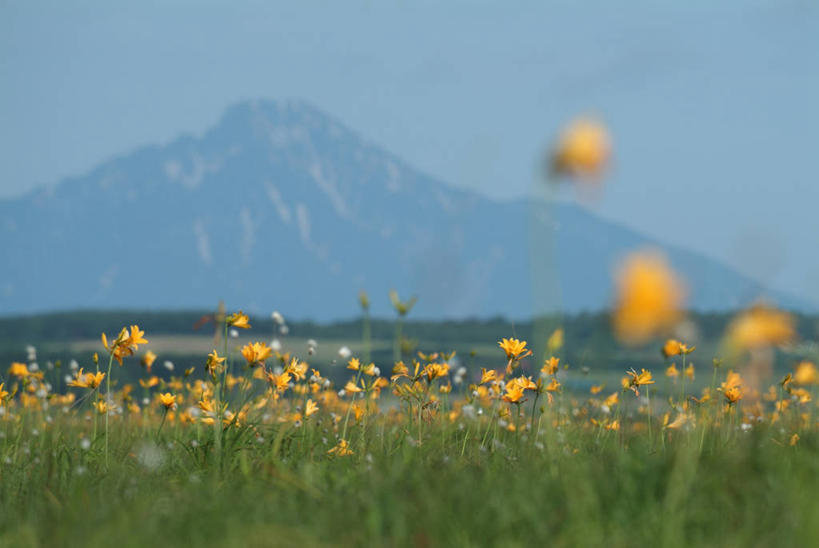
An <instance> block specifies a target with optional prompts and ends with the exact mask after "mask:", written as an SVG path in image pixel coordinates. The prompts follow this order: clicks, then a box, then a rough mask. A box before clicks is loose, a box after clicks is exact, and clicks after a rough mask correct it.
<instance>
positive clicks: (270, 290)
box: [0, 101, 800, 321]
mask: <svg viewBox="0 0 819 548" xmlns="http://www.w3.org/2000/svg"><path fill="white" fill-rule="evenodd" d="M647 245H659V243H658V242H655V241H653V240H652V239H651V238H650V237H647V236H644V235H640V234H637V233H635V232H634V231H631V230H629V229H627V228H625V227H623V226H619V225H617V224H614V223H611V222H608V221H604V220H602V219H600V218H598V217H596V216H595V215H594V214H592V213H590V212H589V211H587V210H585V209H583V208H580V207H578V206H576V205H572V204H533V203H527V202H524V201H511V202H496V201H492V200H490V199H488V198H485V197H483V196H482V195H479V194H476V193H471V192H467V191H464V190H459V189H456V188H453V187H451V186H449V185H447V184H444V183H442V182H440V181H437V180H435V179H434V178H432V177H430V176H428V175H425V174H423V173H420V172H419V171H417V170H415V169H413V168H412V167H411V166H408V165H406V164H405V163H404V162H402V161H401V160H400V159H398V158H397V157H396V156H393V155H392V154H390V153H388V152H386V151H384V150H382V149H380V148H378V147H377V146H374V145H372V144H369V143H367V142H366V141H365V140H363V139H362V138H361V137H360V136H358V135H356V134H355V133H354V132H352V131H351V130H349V129H347V128H345V127H344V126H342V125H341V124H339V123H338V122H336V121H335V120H333V119H332V118H331V117H329V116H328V115H326V114H324V113H322V112H320V111H318V110H316V109H314V108H312V107H310V106H309V105H306V104H303V103H298V102H273V101H253V102H244V103H240V104H237V105H235V106H233V107H231V108H230V109H228V110H227V112H226V113H225V114H224V116H223V117H222V119H221V120H220V121H219V123H218V124H217V125H216V126H215V127H213V128H212V129H210V130H209V131H207V132H206V133H205V134H204V135H202V136H201V137H193V136H183V137H180V138H179V139H177V140H175V141H174V142H172V143H170V144H167V145H163V146H150V147H144V148H141V149H139V150H137V151H135V152H133V153H130V154H127V155H124V156H121V157H118V158H114V159H112V160H110V161H107V162H105V163H103V164H102V165H100V166H99V167H97V168H96V169H94V170H93V171H91V172H90V173H88V174H86V175H83V176H80V177H72V178H68V179H65V180H63V181H61V182H60V183H59V184H57V185H54V186H53V187H49V188H45V189H42V190H38V191H36V192H33V193H30V194H28V195H25V196H23V197H20V198H16V199H11V200H3V201H0V249H2V250H3V266H2V268H0V313H2V314H13V313H27V312H34V311H42V310H54V309H67V308H74V307H98V308H99V307H102V308H115V307H118V308H122V307H139V308H154V307H155V308H163V309H171V308H200V307H212V306H213V305H214V303H215V302H216V301H217V300H218V299H224V300H225V301H226V303H227V304H228V307H229V308H231V309H233V308H244V309H245V310H249V311H252V312H256V313H267V312H268V311H270V310H273V309H274V308H276V309H279V310H281V311H282V312H284V313H285V314H287V315H288V316H291V317H296V318H311V319H315V320H319V321H326V320H331V319H337V318H343V317H349V316H351V315H353V314H355V313H356V312H357V304H356V297H357V293H358V291H359V290H360V289H366V290H367V291H368V292H369V293H370V295H371V297H372V300H373V307H374V309H373V312H374V313H375V314H377V315H383V314H387V313H388V312H389V304H388V300H387V298H386V294H387V291H388V290H389V289H390V288H392V287H395V288H396V289H398V291H399V292H400V293H401V294H402V295H409V294H411V293H414V294H417V295H419V297H420V300H419V303H418V305H417V308H416V309H415V310H414V311H413V316H415V317H465V316H477V317H488V316H493V315H505V316H509V317H512V318H523V317H528V316H529V315H531V313H532V312H533V305H532V303H533V287H534V288H535V294H536V296H537V299H536V300H537V301H538V302H543V303H545V304H546V305H548V308H552V309H557V308H559V309H562V310H565V311H568V312H576V311H580V310H599V309H601V308H604V307H605V306H606V305H607V304H608V302H609V301H610V295H611V268H612V266H613V265H614V264H615V261H616V260H617V259H618V258H619V257H621V256H622V254H624V253H626V252H628V251H630V250H633V249H635V248H640V247H644V246H647ZM664 248H665V250H666V252H667V253H668V254H669V256H670V258H671V260H672V263H673V264H674V266H675V267H676V268H677V269H678V270H679V271H680V272H681V273H682V274H683V275H684V277H685V278H686V280H687V282H688V286H689V290H690V295H691V301H690V302H691V304H692V306H693V307H694V308H698V309H707V310H722V309H728V308H734V307H736V306H740V305H743V304H747V303H748V302H749V301H750V300H751V299H753V298H755V297H757V296H759V295H763V294H766V293H768V292H766V290H765V288H764V287H762V286H760V285H759V284H758V283H756V282H755V281H753V280H751V279H749V278H747V277H745V276H743V275H741V274H740V273H738V272H736V271H734V270H732V269H730V268H728V267H726V266H724V265H722V264H719V263H717V262H714V261H713V260H710V259H708V258H705V257H703V256H701V255H698V254H697V253H693V252H690V251H686V250H683V249H679V248H675V247H664ZM550 273H551V274H550ZM532 279H536V280H537V282H538V283H536V284H533V283H532ZM770 296H772V297H773V298H774V299H776V300H778V301H779V302H780V303H781V304H783V305H785V306H790V307H799V304H800V303H799V302H798V301H797V300H795V299H792V298H789V297H788V296H785V295H781V294H773V295H770Z"/></svg>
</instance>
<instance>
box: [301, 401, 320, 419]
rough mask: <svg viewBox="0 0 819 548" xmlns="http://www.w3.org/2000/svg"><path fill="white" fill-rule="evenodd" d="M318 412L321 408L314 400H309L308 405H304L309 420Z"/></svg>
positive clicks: (305, 415) (305, 414)
mask: <svg viewBox="0 0 819 548" xmlns="http://www.w3.org/2000/svg"><path fill="white" fill-rule="evenodd" d="M318 410H319V406H318V405H316V403H315V402H314V401H313V400H311V399H308V400H307V403H305V404H304V417H305V418H307V417H309V416H310V415H312V414H313V413H316V412H317V411H318Z"/></svg>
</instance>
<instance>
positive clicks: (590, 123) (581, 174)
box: [550, 118, 611, 179]
mask: <svg viewBox="0 0 819 548" xmlns="http://www.w3.org/2000/svg"><path fill="white" fill-rule="evenodd" d="M610 155H611V144H610V140H609V135H608V132H607V131H606V128H605V127H604V126H603V125H602V124H600V123H599V122H597V121H595V120H592V119H590V118H578V119H576V120H574V121H573V122H572V123H571V124H569V125H568V126H567V127H566V128H565V129H564V130H563V133H562V134H561V135H560V138H559V139H558V142H557V144H556V145H555V147H554V149H553V151H552V154H551V162H550V163H551V166H550V169H551V172H552V174H553V175H567V176H570V177H578V178H581V179H592V178H595V177H598V176H599V175H600V174H601V173H602V172H603V171H604V170H605V168H606V166H607V164H608V162H609V156H610Z"/></svg>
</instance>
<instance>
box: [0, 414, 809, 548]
mask: <svg viewBox="0 0 819 548" xmlns="http://www.w3.org/2000/svg"><path fill="white" fill-rule="evenodd" d="M54 426H59V428H56V427H55V428H49V429H47V430H45V431H42V432H40V433H39V434H37V435H33V434H32V433H31V430H30V428H29V427H28V425H27V427H26V429H25V432H24V433H23V434H22V437H21V438H20V439H19V440H17V441H15V442H14V445H12V446H11V450H10V446H9V444H8V437H9V436H14V435H19V434H16V433H15V432H14V429H10V428H8V427H7V428H6V429H5V430H3V432H4V434H5V436H6V438H5V440H4V441H5V443H4V445H3V450H2V455H3V456H2V458H3V459H4V464H3V467H2V473H1V474H0V478H1V479H2V481H0V507H1V508H2V512H0V532H1V533H0V545H2V546H111V545H118V546H147V545H150V544H152V543H155V542H157V541H161V542H163V543H164V544H166V545H172V546H173V545H180V546H181V545H201V546H294V545H304V546H321V545H358V546H373V545H396V546H470V545H475V546H477V545H491V546H529V545H532V544H536V543H537V544H548V545H554V546H601V545H608V546H637V545H644V546H702V545H718V546H773V545H801V546H810V545H814V546H815V545H816V543H817V541H819V519H817V518H819V502H817V499H816V495H815V493H816V492H817V489H819V458H817V457H819V451H817V445H816V440H815V439H814V438H813V437H805V438H803V439H802V440H800V443H799V446H798V447H790V446H789V445H787V444H784V445H780V444H778V443H776V442H775V441H774V440H776V438H777V437H779V436H780V434H779V433H777V432H773V431H771V430H770V429H767V428H759V429H753V430H751V431H749V432H741V433H736V435H734V436H732V437H731V439H730V440H725V439H724V435H725V432H714V433H711V434H709V435H708V436H707V437H706V439H705V441H704V448H703V450H702V451H701V452H700V451H699V449H698V441H699V440H695V439H694V438H695V437H696V432H692V433H690V434H686V435H684V436H683V437H682V439H679V440H675V441H673V442H671V443H667V445H666V447H665V449H664V450H654V451H650V450H649V448H648V447H647V446H646V445H645V444H644V443H642V441H643V440H644V439H645V438H643V437H640V438H634V439H632V440H630V441H629V442H628V445H627V447H623V446H621V445H618V444H617V443H614V440H613V439H611V438H606V437H605V436H602V437H597V436H596V435H594V434H592V433H588V432H584V431H579V430H576V429H571V428H569V429H565V430H564V429H561V430H560V431H551V432H549V433H546V434H544V435H543V436H542V438H541V441H539V442H537V443H535V444H533V443H531V440H528V439H518V438H516V437H514V433H505V434H508V435H505V434H504V435H502V436H501V438H500V439H499V440H498V441H497V442H495V443H494V444H493V448H491V449H482V448H481V445H480V444H479V442H478V441H475V440H474V439H473V440H471V441H470V440H469V439H467V438H466V435H467V434H466V432H465V431H464V430H462V429H460V428H458V427H456V426H451V427H436V428H434V429H432V430H431V431H430V432H429V442H428V443H424V444H423V445H421V446H418V445H417V444H413V443H411V442H410V440H408V439H407V436H406V435H405V434H404V433H402V431H401V428H400V427H395V426H387V425H384V424H379V425H376V426H374V427H373V428H372V429H370V430H368V432H367V433H366V434H365V437H364V439H363V440H361V445H357V446H356V447H355V452H354V454H352V455H347V456H344V457H332V456H328V455H327V454H326V451H327V445H325V444H324V443H323V441H322V435H326V434H324V433H323V432H322V431H321V428H320V427H318V426H311V425H309V424H308V425H307V427H306V428H301V429H293V428H292V427H290V426H289V425H283V426H277V427H270V428H264V429H263V430H262V433H261V438H259V437H257V436H256V433H253V434H252V435H251V433H250V432H249V431H243V430H238V431H236V432H234V435H233V436H230V438H229V440H227V444H228V445H227V448H229V451H230V457H229V458H227V459H226V460H225V461H223V462H222V463H221V467H220V466H219V464H218V463H216V462H213V460H212V452H211V449H212V448H211V447H209V446H208V445H207V444H206V443H205V444H202V443H201V440H202V439H203V438H202V437H200V436H198V435H197V433H196V430H195V429H194V428H187V429H182V428H180V429H169V430H168V431H167V433H166V434H163V435H162V441H161V442H160V443H156V442H154V441H153V436H147V437H146V436H145V435H144V432H143V431H141V430H140V429H117V430H115V431H114V433H113V435H112V440H111V442H112V443H111V450H112V453H113V454H114V455H115V458H113V459H112V460H111V462H110V463H109V466H108V467H107V468H106V467H105V464H104V456H103V452H102V446H101V444H100V443H95V444H93V445H92V446H91V447H89V448H88V449H85V448H82V447H80V445H79V443H80V442H78V439H79V433H78V432H77V431H76V430H72V427H70V426H69V425H63V424H59V423H56V424H55V425H54ZM202 433H203V432H200V434H202ZM687 436H690V437H691V438H692V439H686V437H687ZM195 440H199V442H198V443H197V442H196V441H195ZM14 447H16V448H17V449H16V450H14Z"/></svg>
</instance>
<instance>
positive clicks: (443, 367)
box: [421, 363, 449, 382]
mask: <svg viewBox="0 0 819 548" xmlns="http://www.w3.org/2000/svg"><path fill="white" fill-rule="evenodd" d="M448 373H449V364H447V363H429V364H427V365H426V367H424V370H423V371H422V372H421V374H422V375H424V376H426V378H427V381H428V382H432V381H434V380H435V379H437V378H439V377H444V376H446V375H447V374H448Z"/></svg>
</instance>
